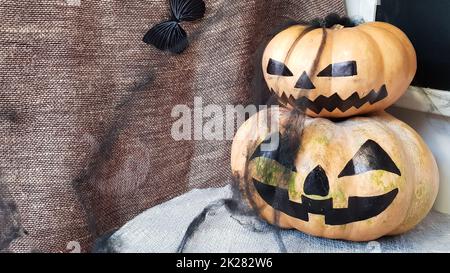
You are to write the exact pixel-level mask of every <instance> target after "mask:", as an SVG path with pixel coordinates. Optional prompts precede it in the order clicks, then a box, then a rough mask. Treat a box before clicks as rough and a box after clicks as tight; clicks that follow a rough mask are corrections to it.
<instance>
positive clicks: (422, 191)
mask: <svg viewBox="0 0 450 273" xmlns="http://www.w3.org/2000/svg"><path fill="white" fill-rule="evenodd" d="M276 113H277V112H274V111H273V110H271V109H269V110H267V109H266V110H263V111H260V112H258V113H257V114H255V115H254V116H252V117H250V119H248V120H247V121H246V122H245V123H244V124H243V125H242V126H241V127H240V128H239V130H238V132H237V134H236V135H235V138H234V140H233V145H232V153H231V167H232V170H233V174H234V175H235V176H236V177H238V179H239V181H240V188H241V190H242V192H243V194H244V196H245V197H246V199H247V200H248V201H249V202H250V204H253V206H254V207H256V208H257V209H258V212H259V214H260V215H261V216H262V217H263V218H264V219H265V220H267V221H268V222H270V223H274V224H277V225H279V226H280V227H284V228H295V229H298V230H300V231H303V232H305V233H308V234H312V235H315V236H321V237H327V238H336V239H346V240H352V241H367V240H373V239H376V238H379V237H381V236H384V235H391V234H399V233H403V232H405V231H407V230H409V229H411V228H413V227H414V226H415V225H416V224H417V223H419V221H421V220H422V219H423V218H424V217H425V215H426V214H427V213H428V211H429V210H430V209H431V207H432V205H433V202H434V200H435V198H436V195H437V190H438V180H439V177H438V169H437V166H436V162H435V160H434V158H433V155H432V154H431V152H430V150H429V149H428V147H427V146H426V145H425V143H424V141H423V140H422V139H421V138H420V136H419V135H418V134H417V133H416V132H415V131H414V130H413V129H411V128H410V127H409V126H408V125H406V124H405V123H403V122H401V121H399V120H397V119H395V118H394V117H392V116H390V115H389V114H386V113H383V112H382V113H378V114H375V115H371V116H368V117H363V116H361V117H353V118H349V119H346V120H341V121H339V122H334V121H331V120H328V119H325V118H309V117H307V118H306V119H305V122H304V127H303V133H302V134H301V145H300V143H297V144H296V145H297V146H295V145H294V146H293V145H292V143H296V142H290V143H286V139H287V138H285V137H284V136H285V135H286V134H288V131H287V130H288V129H287V126H291V127H290V128H289V130H291V131H292V124H293V123H292V118H291V116H290V111H289V110H287V109H280V110H279V113H278V114H276ZM268 120H272V121H274V120H275V121H277V122H278V123H275V124H279V126H278V127H279V129H276V128H275V127H272V126H268V124H267V121H268ZM296 126H297V125H296ZM273 136H275V137H276V136H278V139H279V145H278V146H276V147H277V148H276V149H273V150H268V149H267V148H268V147H265V148H264V149H265V150H264V149H263V148H262V147H263V145H262V144H268V142H269V140H270V137H273ZM294 136H295V135H294ZM275 139H276V138H275ZM266 146H270V145H266ZM276 212H277V213H276ZM277 215H278V216H277Z"/></svg>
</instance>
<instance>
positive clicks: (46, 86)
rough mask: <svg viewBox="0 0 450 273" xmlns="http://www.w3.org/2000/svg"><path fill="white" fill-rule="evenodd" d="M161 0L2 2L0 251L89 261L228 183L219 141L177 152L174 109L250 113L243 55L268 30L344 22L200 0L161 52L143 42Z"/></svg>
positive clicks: (337, 7) (164, 9) (276, 2)
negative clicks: (125, 233)
mask: <svg viewBox="0 0 450 273" xmlns="http://www.w3.org/2000/svg"><path fill="white" fill-rule="evenodd" d="M168 2H169V1H168V0H127V1H120V0H110V1H87V0H40V1H35V0H22V1H16V0H4V1H0V87H1V91H0V249H2V250H3V251H13V252H29V251H53V252H58V251H68V250H67V247H68V245H69V246H71V245H73V243H69V242H70V241H75V242H79V243H80V244H81V251H90V249H91V247H92V244H93V242H94V240H95V239H96V238H98V237H99V236H102V235H103V234H105V233H107V232H109V231H111V230H113V229H116V228H118V227H120V226H121V225H123V224H124V223H125V222H126V221H128V220H129V219H131V218H132V217H134V216H135V215H137V214H138V213H140V212H142V211H143V210H145V209H148V208H150V207H152V206H154V205H157V204H159V203H162V202H164V201H166V200H169V199H171V198H173V197H175V196H178V195H180V194H182V193H184V192H186V191H188V190H189V189H192V188H197V187H199V188H204V187H218V186H223V185H224V184H226V183H227V182H228V181H229V179H228V178H229V177H230V168H229V153H230V145H231V141H229V140H228V141H205V140H198V141H175V140H174V139H173V138H172V137H171V134H170V132H171V125H172V123H173V122H174V120H175V119H174V118H172V117H171V111H172V108H173V106H174V105H177V104H186V105H188V106H189V107H192V105H193V101H194V97H201V98H202V100H203V103H204V104H218V105H236V104H244V105H245V104H249V103H253V102H256V103H260V102H261V100H263V99H262V98H263V97H264V96H263V92H264V90H260V89H258V90H255V75H256V74H258V73H257V71H256V70H258V69H260V68H259V66H258V65H255V63H257V61H258V60H256V61H255V56H256V52H257V51H258V48H260V47H261V45H262V44H264V42H266V41H267V39H268V37H269V36H270V34H271V31H272V30H273V29H274V27H275V26H277V25H280V24H282V23H283V22H286V21H288V20H290V19H294V20H310V19H313V18H315V17H323V16H325V15H326V14H328V13H330V12H336V13H339V14H343V13H344V5H343V1H342V0H331V1H330V0H328V1H318V0H309V1H308V0H253V1H239V0H207V1H205V2H206V7H207V10H206V15H205V18H204V19H202V20H200V21H196V22H190V23H186V24H184V23H183V27H184V28H185V29H186V31H187V32H188V33H189V34H188V36H189V39H190V46H189V48H188V49H187V50H186V51H185V52H184V53H183V54H181V55H173V54H170V53H166V52H162V51H159V50H157V49H155V48H154V47H152V46H149V45H146V44H144V43H143V42H142V37H143V35H144V34H145V33H146V31H147V30H148V29H149V28H150V27H151V26H152V25H154V24H156V23H158V22H161V21H163V20H166V19H168V18H169V3H168ZM260 80H261V79H256V81H260ZM257 86H259V85H257ZM261 86H262V85H261ZM255 92H256V93H255ZM255 94H256V95H255ZM255 98H256V100H255Z"/></svg>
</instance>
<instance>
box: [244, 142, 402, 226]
mask: <svg viewBox="0 0 450 273" xmlns="http://www.w3.org/2000/svg"><path fill="white" fill-rule="evenodd" d="M271 139H272V136H269V137H268V139H267V140H265V141H263V143H266V144H267V143H268V142H270V140H271ZM279 139H280V140H283V139H285V138H283V137H282V136H281V135H280V136H279ZM263 143H261V144H263ZM285 145H286V144H285V143H279V145H278V149H276V150H273V151H270V152H262V151H261V148H260V147H261V145H260V146H258V147H257V149H256V151H255V152H254V153H253V155H252V156H251V158H250V163H249V167H250V170H251V171H250V173H251V177H252V179H253V186H254V187H255V189H256V191H257V192H258V194H259V195H260V196H261V198H262V199H263V200H264V201H265V202H266V203H267V204H269V205H270V206H271V207H273V208H274V209H277V210H279V211H281V212H283V213H285V214H287V215H289V216H292V217H294V218H297V219H300V220H303V221H308V220H309V217H308V214H309V213H311V214H318V215H323V216H324V222H325V224H327V225H344V224H348V223H352V222H357V221H361V220H367V219H369V218H372V217H374V216H376V215H378V214H380V213H381V212H383V211H384V210H385V209H386V208H387V207H388V206H389V205H390V204H391V203H392V201H393V200H394V198H395V197H396V196H397V194H398V188H394V189H392V190H390V191H389V192H387V193H384V194H380V195H376V196H364V197H360V196H351V197H348V201H347V202H348V207H346V208H333V197H331V196H333V195H332V194H330V185H329V181H328V177H327V173H326V171H325V170H324V169H323V168H322V166H320V165H317V166H316V167H314V169H312V170H311V171H310V172H309V173H308V174H307V175H306V178H305V180H304V182H303V194H301V203H297V202H293V201H291V200H290V199H289V190H288V188H283V187H278V186H275V185H273V184H274V183H273V181H271V180H272V179H273V178H274V177H277V178H282V179H287V181H295V179H296V178H295V177H296V176H297V170H296V168H295V164H294V162H293V160H294V159H293V158H292V162H288V163H287V166H285V165H282V164H281V163H280V162H278V158H279V157H280V150H281V148H282V147H283V146H285ZM292 167H293V170H292ZM376 170H380V171H385V172H390V173H393V174H396V175H398V176H401V173H400V170H399V169H398V168H397V166H396V165H395V163H394V162H393V161H392V159H391V158H390V156H389V155H388V154H387V153H386V152H385V151H384V150H383V148H381V147H380V145H378V144H377V143H376V142H374V141H373V140H370V139H369V140H367V141H366V142H365V143H364V144H363V145H362V146H361V148H360V149H359V150H358V152H357V153H356V154H355V155H354V156H353V158H352V159H350V160H349V161H348V163H347V164H346V165H345V167H344V168H343V169H342V171H341V172H340V173H339V175H338V178H341V177H345V176H353V175H359V174H363V173H366V172H369V171H376ZM279 182H280V181H277V185H278V183H279ZM288 183H289V182H284V183H283V182H281V183H279V184H280V185H283V184H284V185H288ZM316 197H319V199H317V198H316Z"/></svg>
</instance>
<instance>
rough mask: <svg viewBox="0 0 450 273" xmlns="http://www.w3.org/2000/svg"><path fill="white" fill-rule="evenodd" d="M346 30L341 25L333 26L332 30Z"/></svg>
mask: <svg viewBox="0 0 450 273" xmlns="http://www.w3.org/2000/svg"><path fill="white" fill-rule="evenodd" d="M343 28H344V26H343V25H341V24H336V25H333V26H332V27H331V29H336V30H337V29H343Z"/></svg>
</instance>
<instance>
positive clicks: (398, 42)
mask: <svg viewBox="0 0 450 273" xmlns="http://www.w3.org/2000/svg"><path fill="white" fill-rule="evenodd" d="M262 68H263V71H264V77H265V80H266V82H267V84H268V86H269V88H270V89H271V90H272V91H273V92H275V93H276V94H277V95H278V97H279V100H280V102H281V103H282V104H283V105H290V107H297V108H300V109H302V110H304V111H306V113H307V114H308V115H310V116H321V117H348V116H352V115H357V114H364V113H368V112H373V111H377V110H383V109H385V108H387V107H388V106H390V105H391V104H393V103H394V102H395V101H397V99H398V98H400V96H401V95H402V94H403V93H404V92H405V91H406V89H407V87H408V86H409V84H410V83H411V81H412V79H413V77H414V74H415V72H416V53H415V51H414V48H413V46H412V44H411V42H410V41H409V40H408V37H406V35H405V34H404V33H403V32H402V31H401V30H400V29H398V28H396V27H394V26H393V25H390V24H388V23H383V22H370V23H364V24H360V25H357V26H354V27H343V26H342V25H334V26H332V27H330V28H314V27H309V26H305V25H294V26H291V27H289V28H287V29H285V30H283V31H281V32H280V33H278V34H277V35H276V36H275V37H274V38H273V39H272V40H271V41H270V42H269V44H268V45H267V47H266V49H265V51H264V55H263V59H262Z"/></svg>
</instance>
